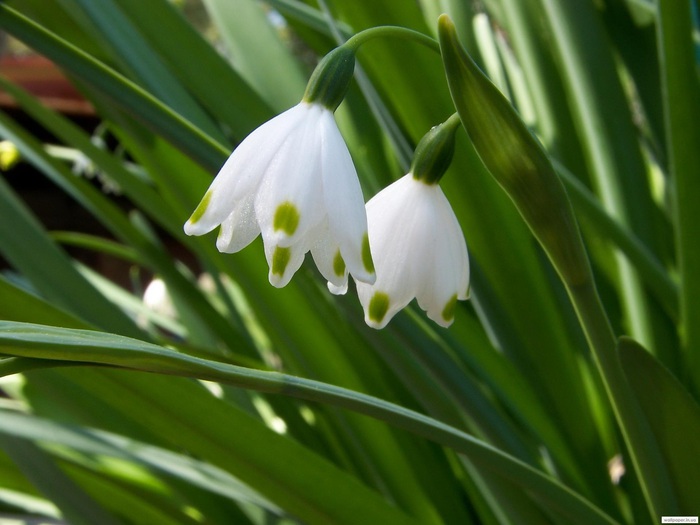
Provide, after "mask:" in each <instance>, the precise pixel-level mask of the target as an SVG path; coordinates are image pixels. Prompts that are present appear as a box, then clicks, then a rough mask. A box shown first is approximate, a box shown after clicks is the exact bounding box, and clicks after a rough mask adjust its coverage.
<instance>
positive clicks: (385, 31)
mask: <svg viewBox="0 0 700 525" xmlns="http://www.w3.org/2000/svg"><path fill="white" fill-rule="evenodd" d="M384 37H389V38H405V39H408V40H413V41H415V42H417V43H419V44H421V45H424V46H426V47H429V48H430V49H432V50H433V51H437V52H438V53H440V45H439V44H438V43H437V40H435V39H434V38H431V37H429V36H427V35H424V34H423V33H419V32H418V31H414V30H413V29H408V28H406V27H400V26H378V27H370V28H369V29H365V30H364V31H360V32H359V33H357V34H355V35H353V36H351V37H350V38H348V40H347V41H346V42H345V43H344V44H343V46H345V47H349V48H350V49H352V50H353V51H357V48H359V47H360V46H361V45H362V44H364V43H365V42H367V41H368V40H371V39H373V38H384Z"/></svg>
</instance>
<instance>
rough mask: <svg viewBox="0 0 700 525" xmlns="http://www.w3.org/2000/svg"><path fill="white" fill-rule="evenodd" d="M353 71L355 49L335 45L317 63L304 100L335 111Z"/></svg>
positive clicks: (348, 84) (343, 95) (346, 89)
mask: <svg viewBox="0 0 700 525" xmlns="http://www.w3.org/2000/svg"><path fill="white" fill-rule="evenodd" d="M354 71H355V50H354V49H352V48H350V47H344V46H340V47H336V48H335V49H334V50H333V51H331V52H330V53H328V54H327V55H326V56H325V57H323V59H322V60H321V61H320V62H319V63H318V65H317V66H316V69H315V70H314V72H313V74H312V75H311V78H310V79H309V83H308V84H307V86H306V92H305V93H304V99H303V100H304V101H305V102H317V103H319V104H321V105H323V106H325V107H326V108H328V109H330V110H331V111H335V110H336V109H337V108H338V106H339V105H340V103H341V102H342V101H343V98H345V94H346V93H347V91H348V87H350V80H352V75H353V73H354Z"/></svg>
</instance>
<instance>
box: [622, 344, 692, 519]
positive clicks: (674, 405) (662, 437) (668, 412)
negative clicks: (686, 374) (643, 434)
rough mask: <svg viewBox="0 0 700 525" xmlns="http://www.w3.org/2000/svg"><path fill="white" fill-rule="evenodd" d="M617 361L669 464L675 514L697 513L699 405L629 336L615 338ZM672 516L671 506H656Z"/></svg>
mask: <svg viewBox="0 0 700 525" xmlns="http://www.w3.org/2000/svg"><path fill="white" fill-rule="evenodd" d="M618 350H619V352H620V360H621V361H622V367H623V369H624V371H625V375H626V376H627V379H628V381H629V382H630V385H631V386H632V389H633V390H634V392H635V394H636V396H637V399H638V400H639V404H640V406H641V407H642V410H643V411H644V414H645V415H646V418H647V420H648V421H649V425H650V426H651V429H652V432H653V433H654V436H655V437H656V440H657V442H658V443H659V447H660V448H661V452H662V454H663V455H664V458H665V460H666V464H667V465H668V466H669V471H670V473H671V480H672V483H673V488H674V492H675V493H676V494H677V495H678V501H679V505H680V509H679V514H678V515H681V516H684V515H693V514H694V513H697V505H698V499H700V440H698V439H697V436H698V435H700V405H698V403H697V402H696V401H695V400H694V399H693V398H692V397H691V396H690V394H689V393H688V391H687V390H686V389H685V388H684V387H683V385H682V384H681V383H680V382H679V381H678V379H677V378H676V377H674V376H673V375H672V374H671V373H670V372H669V371H668V370H667V369H666V368H664V366H663V365H662V364H661V363H659V362H658V361H657V360H656V359H655V358H654V356H652V355H651V354H650V353H649V352H648V351H646V350H645V349H644V348H642V346H641V345H640V344H639V343H637V342H635V341H633V340H632V339H629V338H626V337H623V338H621V339H620V341H619V346H618ZM660 510H661V512H662V515H666V516H668V515H672V514H673V513H674V512H675V509H668V510H667V509H663V508H662V509H660Z"/></svg>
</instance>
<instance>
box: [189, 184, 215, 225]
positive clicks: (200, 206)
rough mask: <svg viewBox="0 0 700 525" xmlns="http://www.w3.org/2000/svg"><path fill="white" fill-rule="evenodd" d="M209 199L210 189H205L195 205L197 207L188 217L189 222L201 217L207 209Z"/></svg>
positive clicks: (193, 222) (195, 221)
mask: <svg viewBox="0 0 700 525" xmlns="http://www.w3.org/2000/svg"><path fill="white" fill-rule="evenodd" d="M210 200H211V190H209V191H207V192H206V193H205V194H204V197H202V200H201V201H200V202H199V204H198V205H197V209H196V210H194V213H192V216H191V217H190V219H189V221H188V222H189V223H190V224H196V223H197V222H199V220H200V219H201V218H202V216H203V215H204V213H205V212H206V211H207V208H208V207H209V201H210Z"/></svg>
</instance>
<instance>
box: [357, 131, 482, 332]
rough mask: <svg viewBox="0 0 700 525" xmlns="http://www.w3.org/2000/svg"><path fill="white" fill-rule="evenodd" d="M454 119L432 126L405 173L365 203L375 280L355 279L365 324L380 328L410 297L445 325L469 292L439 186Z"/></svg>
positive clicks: (460, 243)
mask: <svg viewBox="0 0 700 525" xmlns="http://www.w3.org/2000/svg"><path fill="white" fill-rule="evenodd" d="M458 124H459V120H458V118H455V119H451V120H448V121H447V122H446V123H445V124H442V125H441V126H436V127H435V128H433V129H432V130H431V131H430V132H429V133H428V134H427V135H426V136H425V137H424V138H423V140H422V141H421V143H420V144H419V145H418V148H417V149H416V155H415V157H414V161H413V164H412V166H411V171H410V172H409V173H408V174H407V175H405V176H403V177H402V178H400V179H399V180H397V181H396V182H394V183H393V184H391V185H389V186H387V187H386V188H384V189H383V190H382V191H380V192H379V193H378V194H377V195H375V196H374V197H373V198H372V199H371V200H370V201H369V202H368V203H367V207H366V208H367V220H368V222H369V238H370V242H371V243H372V250H373V255H374V265H375V268H376V271H377V280H376V282H375V283H374V284H367V283H362V282H358V283H357V293H358V296H359V298H360V302H361V303H362V307H363V309H364V311H365V322H366V323H367V324H368V325H369V326H371V327H373V328H383V327H384V326H386V324H387V323H388V322H389V321H390V320H391V318H392V317H393V316H394V315H395V314H396V313H397V312H398V311H399V310H401V309H402V308H404V307H405V306H406V305H407V304H408V303H409V302H411V300H412V299H413V298H414V297H415V298H416V299H417V300H418V305H419V306H420V307H421V308H422V309H423V310H425V311H426V312H427V313H428V317H430V319H432V320H433V321H435V322H436V323H438V324H439V325H441V326H444V327H447V326H449V325H450V324H452V321H453V320H454V311H455V305H456V303H457V301H458V300H464V299H467V297H468V295H469V259H468V256H467V245H466V242H465V240H464V235H463V234H462V229H461V227H460V225H459V222H458V221H457V218H456V217H455V214H454V211H453V210H452V207H451V206H450V203H449V202H448V200H447V198H446V197H445V194H444V193H443V192H442V190H441V189H440V186H438V184H437V181H438V179H439V178H440V177H441V176H442V175H443V174H444V172H445V170H446V169H447V167H448V166H449V164H450V161H451V159H452V152H453V151H454V132H455V128H456V126H457V125H458Z"/></svg>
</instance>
